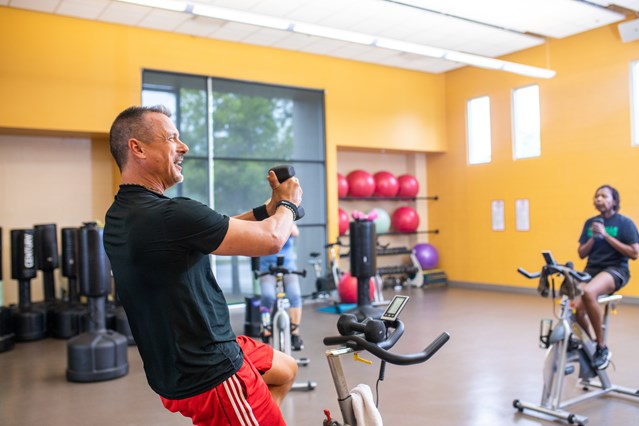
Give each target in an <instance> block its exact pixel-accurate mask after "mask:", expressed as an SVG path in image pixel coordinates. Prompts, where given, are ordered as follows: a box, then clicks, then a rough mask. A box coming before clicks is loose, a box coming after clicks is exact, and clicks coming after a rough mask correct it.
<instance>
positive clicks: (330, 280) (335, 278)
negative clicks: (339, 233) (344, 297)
mask: <svg viewBox="0 0 639 426" xmlns="http://www.w3.org/2000/svg"><path fill="white" fill-rule="evenodd" d="M343 246H344V244H342V242H341V241H340V239H339V238H338V239H337V241H336V242H334V243H330V244H326V245H325V246H324V248H325V249H328V269H329V270H328V271H327V272H326V273H323V272H322V259H321V253H319V252H312V253H310V256H311V259H310V260H309V261H308V263H309V264H311V266H313V271H314V272H315V292H314V293H313V299H318V298H322V297H331V296H332V295H333V293H334V292H335V291H336V290H337V285H338V284H339V280H340V279H341V278H342V272H341V271H340V269H339V258H340V254H339V248H340V247H343Z"/></svg>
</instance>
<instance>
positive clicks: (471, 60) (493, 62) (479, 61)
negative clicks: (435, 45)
mask: <svg viewBox="0 0 639 426" xmlns="http://www.w3.org/2000/svg"><path fill="white" fill-rule="evenodd" d="M444 59H447V60H449V61H453V62H459V63H461V64H466V65H474V66H476V67H480V68H488V69H492V70H498V69H501V68H502V67H503V66H504V61H500V60H499V59H494V58H488V57H486V56H478V55H471V54H469V53H463V52H456V51H454V50H451V51H448V52H446V54H445V55H444Z"/></svg>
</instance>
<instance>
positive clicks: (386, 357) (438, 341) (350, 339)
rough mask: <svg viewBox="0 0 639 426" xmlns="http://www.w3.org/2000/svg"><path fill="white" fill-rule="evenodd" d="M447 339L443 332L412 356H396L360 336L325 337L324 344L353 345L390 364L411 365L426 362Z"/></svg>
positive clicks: (445, 333)
mask: <svg viewBox="0 0 639 426" xmlns="http://www.w3.org/2000/svg"><path fill="white" fill-rule="evenodd" d="M449 339H450V335H449V334H448V333H447V332H443V333H442V334H440V335H439V336H438V337H437V338H435V340H433V341H432V342H431V343H430V344H429V345H428V346H427V347H426V348H425V349H424V350H423V351H421V352H417V353H412V354H396V353H393V352H390V351H388V350H386V349H383V348H382V347H380V346H381V343H380V344H375V343H371V342H368V341H367V340H366V339H364V338H363V337H362V336H360V335H353V336H335V337H326V338H324V344H325V345H327V346H330V345H340V344H345V345H347V346H351V345H350V343H354V344H355V345H357V346H358V347H356V348H354V349H355V350H359V349H360V348H361V349H365V350H367V351H368V352H370V353H371V354H373V355H375V356H376V357H377V358H379V359H381V360H382V361H386V362H388V363H390V364H395V365H413V364H421V363H422V362H426V361H428V360H429V359H430V358H431V357H432V356H433V355H435V353H436V352H437V351H438V350H440V349H441V348H442V347H443V346H444V345H445V344H446V342H448V340H449Z"/></svg>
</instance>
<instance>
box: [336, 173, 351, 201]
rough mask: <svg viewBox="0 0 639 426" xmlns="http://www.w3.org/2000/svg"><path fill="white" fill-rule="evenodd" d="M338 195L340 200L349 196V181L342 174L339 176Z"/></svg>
mask: <svg viewBox="0 0 639 426" xmlns="http://www.w3.org/2000/svg"><path fill="white" fill-rule="evenodd" d="M337 195H338V196H339V198H344V197H346V196H347V195H348V181H347V180H346V177H345V176H344V175H342V174H340V173H338V174H337Z"/></svg>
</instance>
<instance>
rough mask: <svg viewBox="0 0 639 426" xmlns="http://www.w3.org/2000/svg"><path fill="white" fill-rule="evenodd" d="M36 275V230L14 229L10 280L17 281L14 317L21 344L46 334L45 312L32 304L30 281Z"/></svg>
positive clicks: (14, 324)
mask: <svg viewBox="0 0 639 426" xmlns="http://www.w3.org/2000/svg"><path fill="white" fill-rule="evenodd" d="M36 273H37V270H36V263H35V242H34V231H33V229H12V230H11V278H13V279H14V280H17V281H18V306H17V307H16V308H15V309H13V311H12V315H11V317H12V320H13V327H14V332H15V338H16V341H18V342H27V341H31V340H39V339H43V338H44V337H46V335H47V326H46V314H45V312H43V311H41V310H39V309H36V308H35V307H34V306H32V305H31V280H32V279H33V278H35V276H36Z"/></svg>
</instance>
